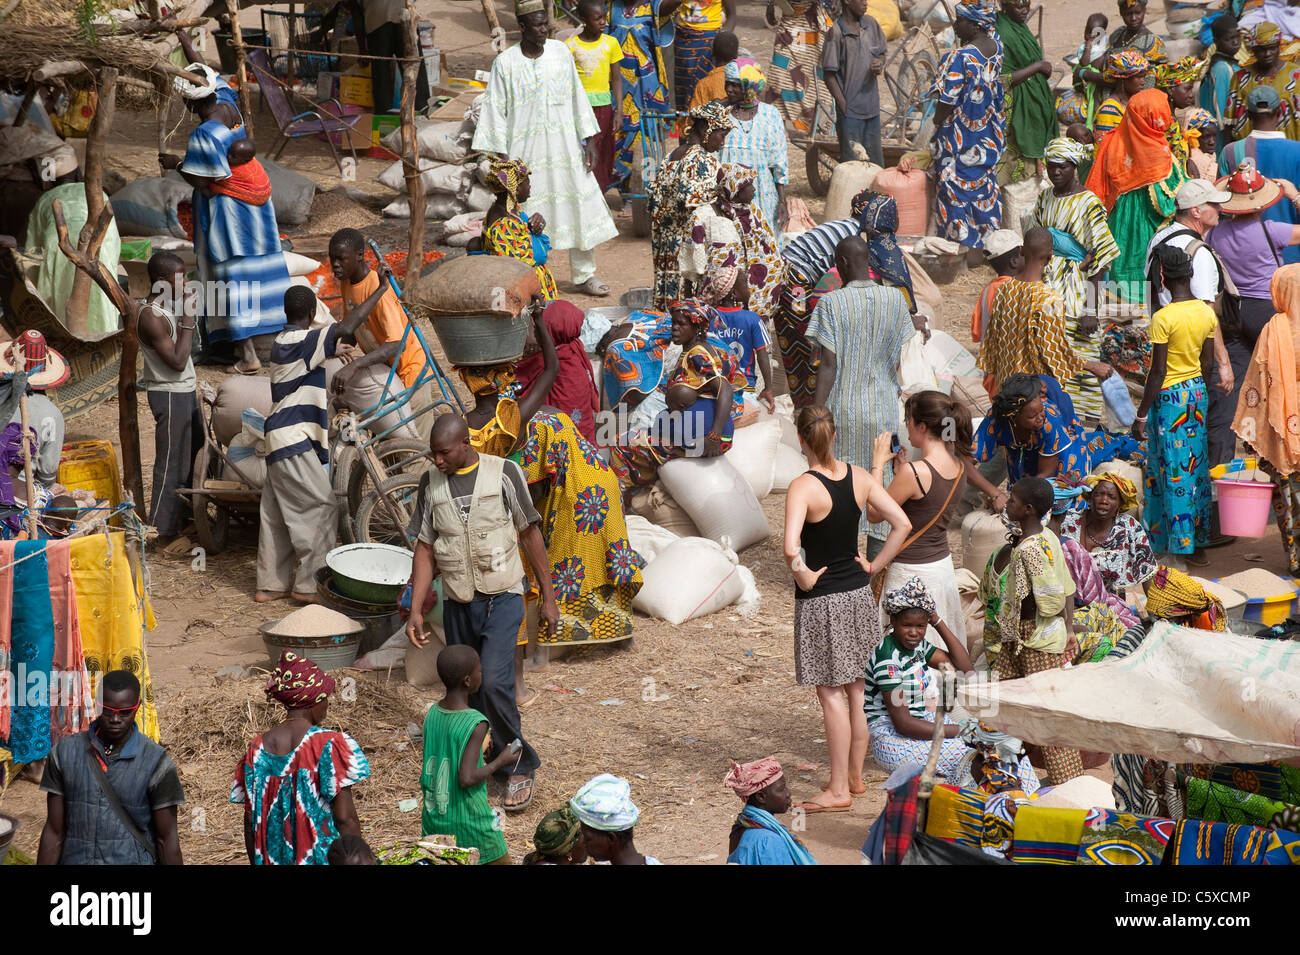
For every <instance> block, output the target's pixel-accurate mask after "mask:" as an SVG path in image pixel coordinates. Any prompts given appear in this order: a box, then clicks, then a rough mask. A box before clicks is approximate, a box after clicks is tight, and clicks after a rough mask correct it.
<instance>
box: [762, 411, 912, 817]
mask: <svg viewBox="0 0 1300 955" xmlns="http://www.w3.org/2000/svg"><path fill="white" fill-rule="evenodd" d="M796 427H797V429H798V432H799V444H800V446H801V447H802V448H803V451H804V454H805V455H807V457H808V465H809V470H808V472H807V473H806V474H802V475H800V476H799V477H798V478H796V479H795V480H794V481H793V482H791V484H790V489H789V490H788V491H787V492H786V501H785V560H786V563H787V564H789V566H790V571H791V573H792V574H793V575H794V583H795V601H794V641H795V643H794V668H795V681H796V682H797V683H799V684H800V685H801V686H815V687H817V698H818V701H819V702H820V703H821V707H822V718H823V719H824V721H825V724H826V744H827V748H828V749H829V750H830V767H831V779H830V784H829V785H828V786H827V787H826V789H825V790H824V791H823V792H822V793H821V794H820V795H818V796H817V797H816V798H814V799H812V800H809V801H808V802H805V803H803V804H802V805H801V806H800V808H801V809H802V810H803V811H804V812H841V811H844V810H846V809H848V808H849V807H850V806H851V805H852V804H853V797H854V796H855V795H861V794H862V793H864V792H866V784H865V783H864V782H863V781H862V764H863V761H864V760H865V759H866V755H867V743H868V738H867V720H866V714H865V713H864V711H863V692H864V684H863V679H864V677H865V675H866V672H867V664H868V663H869V662H870V660H871V654H872V653H873V652H874V651H875V649H876V646H877V645H878V644H879V643H880V640H881V636H882V632H881V627H880V614H879V611H878V608H877V606H876V601H875V599H874V598H873V597H872V594H871V572H872V570H873V569H875V570H876V571H877V572H879V571H880V570H881V569H882V568H883V567H885V566H886V565H887V564H888V563H889V561H890V560H892V559H893V557H894V555H895V554H897V553H898V551H899V549H900V548H901V547H902V545H903V541H904V539H905V538H906V537H907V534H908V531H909V529H910V524H909V523H908V520H907V515H906V514H904V513H903V509H902V508H901V507H899V506H898V504H896V503H895V502H894V501H893V499H891V498H890V496H889V494H888V493H886V491H885V489H884V488H883V487H881V485H880V482H879V481H877V480H875V479H874V478H873V477H872V476H871V475H870V474H868V473H867V472H866V471H864V470H863V469H862V468H859V467H854V466H853V465H851V464H848V463H847V462H844V461H840V460H837V459H836V457H835V453H834V449H833V445H834V438H835V422H834V420H833V419H832V418H831V413H830V412H829V411H827V410H826V409H825V408H821V407H816V406H813V407H806V408H801V409H800V410H799V416H798V420H797V422H796ZM863 508H866V509H867V510H868V511H869V517H870V519H871V520H872V521H873V522H876V521H887V522H888V523H889V524H890V525H891V526H892V530H891V532H890V534H889V538H888V540H886V541H885V546H884V548H883V549H882V550H881V552H880V554H879V555H878V556H877V557H876V559H875V560H874V561H870V562H869V561H867V559H866V558H865V557H863V556H862V554H861V552H860V551H859V549H858V522H859V519H860V518H861V516H862V511H863ZM846 698H847V699H846Z"/></svg>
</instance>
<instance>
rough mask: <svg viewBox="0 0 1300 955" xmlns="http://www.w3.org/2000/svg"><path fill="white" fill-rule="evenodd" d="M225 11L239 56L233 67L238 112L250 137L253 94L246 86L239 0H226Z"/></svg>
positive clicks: (245, 55) (245, 51)
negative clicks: (236, 82) (237, 96)
mask: <svg viewBox="0 0 1300 955" xmlns="http://www.w3.org/2000/svg"><path fill="white" fill-rule="evenodd" d="M226 12H227V13H228V14H229V15H230V45H231V46H233V47H234V48H235V55H236V56H237V57H238V58H239V66H238V67H237V68H236V69H235V74H236V75H237V76H238V77H239V112H240V114H241V115H242V116H243V118H244V132H245V134H247V136H248V138H249V139H252V138H253V94H252V92H251V91H250V90H249V88H248V50H246V49H245V48H244V29H243V27H241V26H240V25H239V0H226Z"/></svg>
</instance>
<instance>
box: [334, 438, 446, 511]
mask: <svg viewBox="0 0 1300 955" xmlns="http://www.w3.org/2000/svg"><path fill="white" fill-rule="evenodd" d="M375 454H376V456H377V457H378V458H379V463H380V464H381V465H383V468H384V470H385V471H386V472H387V473H388V476H390V477H391V476H392V475H394V474H402V473H405V472H407V471H410V472H413V473H414V474H417V475H419V474H423V473H424V472H425V471H427V470H429V465H430V464H431V463H432V462H431V461H430V460H429V445H428V444H427V443H425V442H424V441H419V440H416V439H414V438H392V439H390V440H388V441H384V442H383V443H381V444H380V445H379V448H378V450H376V452H375ZM374 489H375V482H374V480H373V479H372V478H371V477H370V471H369V469H368V468H367V467H366V464H365V462H364V461H362V460H361V454H360V453H359V452H358V454H357V457H356V459H355V460H354V462H353V464H352V468H351V471H350V472H349V474H348V513H349V514H355V513H356V512H357V508H359V507H360V506H361V500H362V498H364V497H365V496H366V495H367V494H369V493H370V492H371V491H373V490H374Z"/></svg>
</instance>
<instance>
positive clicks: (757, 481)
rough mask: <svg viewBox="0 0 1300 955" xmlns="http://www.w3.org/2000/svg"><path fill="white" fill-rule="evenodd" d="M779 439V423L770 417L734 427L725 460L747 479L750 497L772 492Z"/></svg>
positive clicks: (765, 495)
mask: <svg viewBox="0 0 1300 955" xmlns="http://www.w3.org/2000/svg"><path fill="white" fill-rule="evenodd" d="M780 443H781V423H780V422H779V421H777V420H776V419H775V418H773V417H769V418H768V419H767V420H766V421H759V422H757V423H756V424H751V425H750V426H749V427H747V428H737V429H736V433H735V436H734V437H733V438H732V440H731V449H730V450H729V451H728V452H727V460H728V461H729V462H730V463H731V466H732V467H734V468H735V469H736V470H737V471H739V472H740V473H741V475H742V476H743V477H744V478H745V480H746V481H747V482H749V487H750V489H751V490H752V491H753V492H754V497H756V498H758V500H760V501H761V500H762V499H763V498H765V497H767V496H768V495H769V494H771V493H772V482H773V480H774V478H775V474H774V472H775V469H776V449H777V446H778V445H780Z"/></svg>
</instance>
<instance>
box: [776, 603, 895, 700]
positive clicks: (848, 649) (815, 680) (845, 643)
mask: <svg viewBox="0 0 1300 955" xmlns="http://www.w3.org/2000/svg"><path fill="white" fill-rule="evenodd" d="M881 637H882V633H881V629H880V613H879V611H878V610H877V607H876V601H875V600H873V599H872V596H871V587H870V586H869V585H868V586H866V587H859V588H858V589H857V590H849V591H846V592H844V593H839V594H826V595H825V596H824V597H808V598H805V599H802V600H800V599H796V600H795V602H794V681H795V682H796V683H798V684H799V685H800V686H844V685H845V684H848V683H852V682H853V681H854V680H861V679H862V678H863V677H865V676H866V675H867V666H868V665H869V664H870V663H871V654H872V653H874V652H875V650H876V647H878V646H880V640H881Z"/></svg>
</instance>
